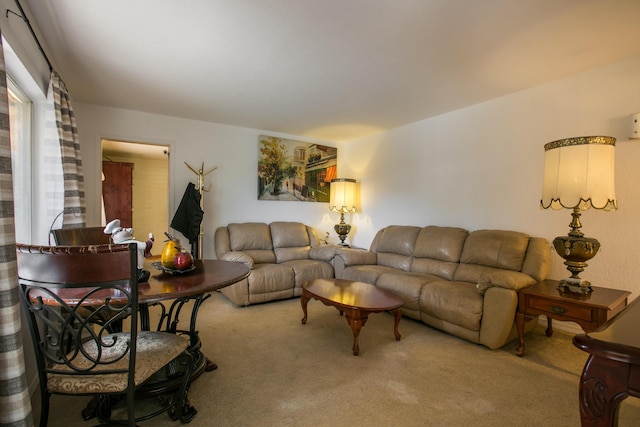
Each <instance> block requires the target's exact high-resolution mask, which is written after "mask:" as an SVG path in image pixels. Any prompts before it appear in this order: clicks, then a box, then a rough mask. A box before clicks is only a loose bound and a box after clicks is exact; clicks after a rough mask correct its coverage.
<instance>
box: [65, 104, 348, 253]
mask: <svg viewBox="0 0 640 427" xmlns="http://www.w3.org/2000/svg"><path fill="white" fill-rule="evenodd" d="M74 109H75V112H76V121H77V124H78V133H79V136H80V140H81V146H82V156H83V163H84V167H85V174H86V175H87V176H86V177H85V181H86V192H87V197H86V201H87V223H95V224H98V223H99V220H100V211H99V207H100V205H99V199H98V197H99V195H100V181H99V180H98V179H99V171H100V159H101V157H100V154H101V153H100V140H101V138H109V139H119V140H124V141H143V142H151V143H154V142H155V143H158V144H165V145H169V146H170V147H171V149H170V152H171V158H170V178H169V179H170V196H169V205H170V207H169V208H170V209H169V210H170V215H169V221H171V218H173V214H174V212H175V209H176V208H177V206H178V204H179V203H180V200H181V199H182V195H183V193H184V190H185V188H186V186H187V184H188V183H189V182H190V181H191V182H194V183H195V182H196V175H195V174H194V173H193V172H191V170H189V169H188V168H187V166H186V165H185V164H184V162H187V163H189V164H190V165H191V166H193V167H195V168H200V167H201V166H202V163H203V162H204V169H205V171H207V170H209V169H210V168H212V167H215V166H217V169H216V170H215V171H214V172H212V173H210V174H209V175H207V176H206V178H205V187H207V186H211V188H210V191H209V192H207V193H205V195H204V211H205V215H204V220H203V230H205V236H204V242H203V248H202V249H203V256H205V257H209V258H214V257H215V251H214V248H213V234H214V231H215V229H216V228H217V227H218V226H220V225H226V224H228V223H230V222H246V221H261V222H271V221H280V220H282V221H287V220H292V221H300V222H304V223H306V224H308V225H311V226H314V227H316V228H317V229H318V230H319V231H321V232H322V233H324V232H325V231H331V233H332V237H333V238H334V240H333V241H334V243H335V242H337V238H336V235H335V233H334V232H333V224H334V223H337V222H338V216H337V214H330V213H329V211H328V208H329V206H328V204H327V203H314V202H285V201H264V200H258V190H257V185H258V181H257V176H258V175H257V168H258V153H259V149H258V136H259V135H261V134H267V135H274V136H282V137H288V138H292V139H297V140H304V141H309V142H320V143H323V144H325V145H331V146H338V144H333V143H327V142H324V141H315V140H310V139H305V138H302V137H298V136H292V135H284V134H278V133H274V132H266V131H260V130H257V129H247V128H241V127H235V126H227V125H220V124H215V123H207V122H200V121H194V120H186V119H180V118H175V117H167V116H159V115H154V114H147V113H141V112H136V111H130V110H122V109H114V108H105V107H100V106H96V105H90V104H83V103H74ZM338 156H341V154H340V150H339V152H338ZM339 168H340V167H339ZM339 170H340V169H339ZM167 227H168V225H167ZM167 231H169V229H168V228H167ZM137 232H142V233H146V231H145V230H136V233H137ZM181 240H182V242H183V244H186V243H187V239H186V238H183V239H181ZM158 247H160V246H158ZM156 252H157V251H154V252H153V253H156Z"/></svg>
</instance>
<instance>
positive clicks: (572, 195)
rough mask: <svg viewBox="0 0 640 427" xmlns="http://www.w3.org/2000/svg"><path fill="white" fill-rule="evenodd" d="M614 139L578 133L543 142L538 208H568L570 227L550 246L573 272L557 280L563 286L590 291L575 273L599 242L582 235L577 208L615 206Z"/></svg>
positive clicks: (609, 207) (593, 251)
mask: <svg viewBox="0 0 640 427" xmlns="http://www.w3.org/2000/svg"><path fill="white" fill-rule="evenodd" d="M615 143H616V139H615V138H613V137H610V136H582V137H577V138H567V139H561V140H558V141H553V142H550V143H548V144H545V146H544V151H545V153H544V183H543V188H542V200H540V207H541V208H542V209H548V208H551V209H562V208H565V209H572V210H573V212H572V214H571V216H572V221H571V223H570V224H569V227H570V228H571V230H570V231H569V234H568V235H567V236H560V237H556V238H555V239H554V240H553V246H554V247H555V249H556V252H557V253H558V255H560V256H561V257H562V258H564V260H565V262H564V264H565V265H566V266H567V270H569V272H570V273H571V277H569V278H567V279H563V280H561V281H560V285H559V286H558V288H559V289H560V290H561V291H571V292H575V293H579V294H584V295H588V294H590V293H591V291H592V289H591V283H589V282H588V281H586V280H583V279H581V278H580V276H579V273H581V272H582V271H584V268H585V267H586V266H587V263H586V261H588V260H590V259H591V258H593V257H594V256H595V255H596V253H597V252H598V249H600V242H598V240H596V239H594V238H591V237H584V233H582V232H581V231H580V228H581V227H582V224H581V223H580V215H581V214H580V211H584V210H587V209H589V208H594V209H602V210H605V211H609V210H615V209H617V208H618V205H617V202H616V196H615V188H614V187H615V186H614V171H615Z"/></svg>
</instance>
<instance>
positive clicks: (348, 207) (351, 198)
mask: <svg viewBox="0 0 640 427" xmlns="http://www.w3.org/2000/svg"><path fill="white" fill-rule="evenodd" d="M329 191H330V192H331V196H330V197H329V210H330V211H333V212H340V223H339V224H336V225H335V226H334V227H333V229H334V230H336V233H338V236H339V237H340V244H341V245H342V246H348V245H347V244H346V243H345V242H344V240H345V239H346V238H347V234H349V231H351V225H349V224H347V223H345V222H344V214H345V212H355V211H356V180H355V179H350V178H336V179H333V180H331V187H330V190H329Z"/></svg>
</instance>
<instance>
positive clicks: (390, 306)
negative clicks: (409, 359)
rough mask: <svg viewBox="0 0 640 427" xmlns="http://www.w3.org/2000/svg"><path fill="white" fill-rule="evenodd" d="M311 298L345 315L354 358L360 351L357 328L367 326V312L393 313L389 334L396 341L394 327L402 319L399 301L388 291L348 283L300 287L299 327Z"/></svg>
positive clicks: (332, 281) (311, 283) (325, 281)
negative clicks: (300, 318)
mask: <svg viewBox="0 0 640 427" xmlns="http://www.w3.org/2000/svg"><path fill="white" fill-rule="evenodd" d="M311 298H314V299H316V300H318V301H320V302H322V303H323V304H325V305H330V306H333V307H335V308H336V309H338V311H339V312H340V315H342V314H343V313H344V314H345V317H346V319H347V323H348V324H349V326H351V331H353V355H354V356H357V355H358V353H359V352H360V346H359V345H358V336H359V335H360V329H362V327H363V326H364V325H365V323H367V319H368V318H369V313H380V312H382V311H391V312H393V314H394V317H395V322H394V325H393V333H394V334H395V336H396V341H398V340H400V337H401V335H400V333H399V332H398V324H399V323H400V318H401V317H402V312H401V311H400V306H402V300H401V299H400V298H399V297H398V296H396V295H395V294H393V293H392V292H389V291H387V290H384V289H380V288H378V287H376V286H374V285H370V284H368V283H363V282H354V281H351V280H343V279H315V280H311V281H309V282H306V283H305V284H304V285H302V296H301V297H300V304H301V305H302V311H303V312H304V317H303V318H302V324H305V323H307V303H308V302H309V300H310V299H311Z"/></svg>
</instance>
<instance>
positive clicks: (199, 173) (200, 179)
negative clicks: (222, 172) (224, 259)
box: [184, 162, 218, 259]
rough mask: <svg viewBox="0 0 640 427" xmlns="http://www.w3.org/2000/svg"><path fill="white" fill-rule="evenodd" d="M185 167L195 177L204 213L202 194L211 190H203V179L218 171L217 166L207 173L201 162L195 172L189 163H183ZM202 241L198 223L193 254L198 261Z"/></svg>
mask: <svg viewBox="0 0 640 427" xmlns="http://www.w3.org/2000/svg"><path fill="white" fill-rule="evenodd" d="M184 164H185V165H187V167H188V168H189V169H190V170H191V172H193V173H195V174H196V176H197V178H198V179H197V181H196V190H197V191H198V193H200V209H202V211H203V212H204V193H205V192H207V191H209V190H210V189H211V186H209V188H204V177H205V176H207V175H209V174H210V173H211V172H213V171H214V170H216V169H218V167H217V166H214V167H213V168H211V169H209V170H208V171H206V172H205V171H204V162H202V166H201V167H200V169H198V170H196V169H195V168H194V167H193V166H191V165H190V164H189V163H187V162H184ZM203 239H204V231H202V222H201V223H200V233H199V234H198V241H197V242H196V248H195V251H192V252H194V253H195V254H197V258H198V259H202V242H203Z"/></svg>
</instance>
